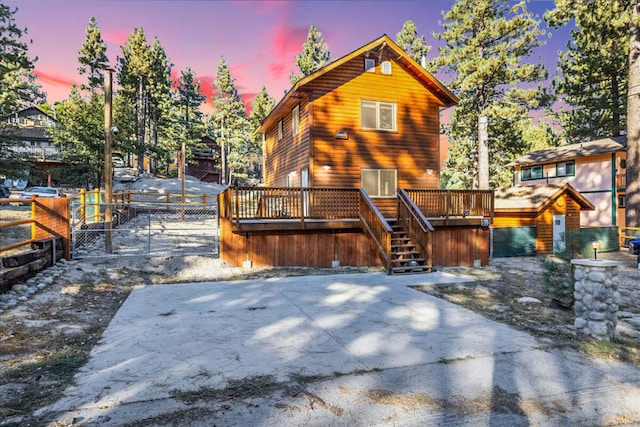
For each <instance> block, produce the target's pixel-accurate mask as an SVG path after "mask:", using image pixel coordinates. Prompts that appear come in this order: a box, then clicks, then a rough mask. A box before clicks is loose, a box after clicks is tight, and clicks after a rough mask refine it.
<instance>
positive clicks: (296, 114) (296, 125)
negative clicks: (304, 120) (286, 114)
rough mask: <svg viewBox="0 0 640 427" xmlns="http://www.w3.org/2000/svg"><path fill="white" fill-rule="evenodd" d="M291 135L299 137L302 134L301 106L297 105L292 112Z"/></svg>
mask: <svg viewBox="0 0 640 427" xmlns="http://www.w3.org/2000/svg"><path fill="white" fill-rule="evenodd" d="M291 133H292V134H293V135H297V134H299V133H300V106H299V105H296V106H295V107H293V110H291Z"/></svg>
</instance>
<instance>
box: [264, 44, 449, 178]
mask: <svg viewBox="0 0 640 427" xmlns="http://www.w3.org/2000/svg"><path fill="white" fill-rule="evenodd" d="M394 58H395V55H394V54H393V52H392V51H391V50H390V49H389V47H388V46H387V47H386V48H385V49H384V51H383V53H382V60H383V61H390V62H391V63H392V73H391V74H390V75H386V74H382V73H381V71H380V64H379V62H378V56H377V55H376V62H377V64H376V71H375V72H366V71H364V59H365V56H364V55H360V56H356V57H354V58H353V59H351V60H350V61H347V62H346V63H344V64H343V65H341V66H340V67H337V68H335V69H333V70H331V71H329V72H327V73H326V74H324V75H322V76H320V77H318V78H316V79H314V80H312V81H310V82H308V83H307V84H306V85H304V86H303V88H302V90H304V92H302V90H301V91H300V92H301V93H300V96H299V97H297V98H296V102H299V103H300V129H301V134H300V135H298V136H297V137H295V138H292V137H291V108H292V105H283V106H282V115H283V117H282V119H283V129H284V138H283V139H282V140H280V141H277V121H275V122H274V126H272V128H270V129H268V130H267V133H266V143H265V169H266V170H265V184H266V185H267V186H277V185H284V183H285V179H286V175H287V174H288V173H290V172H292V171H294V170H295V171H297V176H298V179H299V175H300V170H301V169H303V168H306V167H308V168H309V182H310V186H315V187H350V188H358V187H360V186H361V170H362V169H395V170H397V171H398V183H397V184H398V188H439V187H440V175H439V131H440V129H439V127H440V119H439V115H440V107H441V105H442V102H441V101H440V100H438V99H437V98H436V97H435V96H434V95H433V94H432V93H431V92H430V90H429V89H428V88H427V87H426V86H424V85H423V84H422V83H421V82H420V81H419V80H418V79H416V77H415V76H414V75H413V74H411V72H410V71H408V70H407V69H405V68H404V67H403V66H402V65H401V64H400V63H399V62H396V61H395V60H394ZM362 100H369V101H380V102H390V103H394V104H396V127H397V129H396V130H395V131H378V130H366V129H362V128H361V126H360V122H361V119H360V108H361V101H362ZM288 104H291V102H289V103H288ZM337 131H345V132H346V133H347V134H348V137H347V139H337V138H336V132H337ZM297 184H299V181H297V182H296V181H295V180H294V185H297Z"/></svg>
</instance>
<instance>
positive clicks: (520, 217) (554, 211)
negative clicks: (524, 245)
mask: <svg viewBox="0 0 640 427" xmlns="http://www.w3.org/2000/svg"><path fill="white" fill-rule="evenodd" d="M554 215H564V216H565V232H572V231H579V230H580V205H579V204H578V203H577V202H576V201H575V200H574V198H573V197H571V196H570V195H569V194H566V193H565V194H563V195H562V196H560V197H558V199H556V200H555V201H554V203H553V204H551V205H549V206H548V207H547V208H546V209H544V210H543V211H541V212H530V211H522V212H505V211H500V210H496V213H495V217H494V218H493V226H494V227H525V226H535V227H536V229H537V245H536V246H537V252H538V254H550V253H552V252H553V216H554Z"/></svg>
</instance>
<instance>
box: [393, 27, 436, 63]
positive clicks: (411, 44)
mask: <svg viewBox="0 0 640 427" xmlns="http://www.w3.org/2000/svg"><path fill="white" fill-rule="evenodd" d="M396 43H398V46H400V47H401V48H403V49H404V51H405V52H407V54H408V55H409V56H410V57H411V58H413V60H414V61H416V62H418V63H419V64H420V63H421V62H422V59H423V58H424V59H425V60H426V57H427V53H428V52H429V51H430V50H431V46H429V45H427V41H426V40H425V38H424V36H420V37H418V27H416V24H414V23H413V21H411V20H409V21H406V22H405V23H404V24H403V25H402V30H400V32H399V33H398V34H396Z"/></svg>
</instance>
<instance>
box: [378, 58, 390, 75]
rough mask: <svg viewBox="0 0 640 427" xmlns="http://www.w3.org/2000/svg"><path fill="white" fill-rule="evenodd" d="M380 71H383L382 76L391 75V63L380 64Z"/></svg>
mask: <svg viewBox="0 0 640 427" xmlns="http://www.w3.org/2000/svg"><path fill="white" fill-rule="evenodd" d="M380 69H381V70H382V74H391V61H384V62H383V63H382V64H380Z"/></svg>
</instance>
